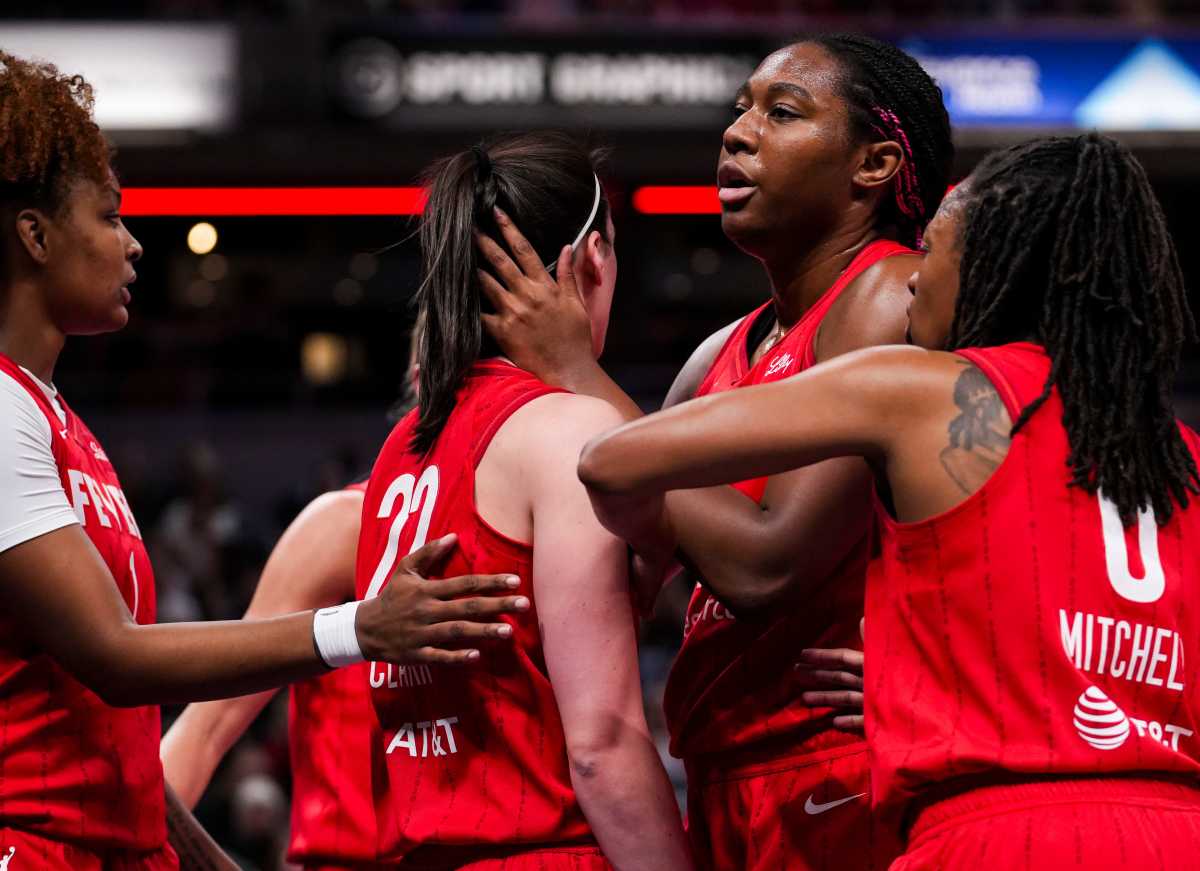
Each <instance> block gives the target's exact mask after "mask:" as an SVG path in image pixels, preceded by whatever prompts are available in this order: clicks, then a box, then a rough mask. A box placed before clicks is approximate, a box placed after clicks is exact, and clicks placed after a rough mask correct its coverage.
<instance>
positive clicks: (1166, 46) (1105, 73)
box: [897, 35, 1200, 130]
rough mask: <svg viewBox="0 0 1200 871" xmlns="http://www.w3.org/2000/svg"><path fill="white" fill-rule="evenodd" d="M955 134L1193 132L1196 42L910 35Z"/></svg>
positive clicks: (1197, 122)
mask: <svg viewBox="0 0 1200 871" xmlns="http://www.w3.org/2000/svg"><path fill="white" fill-rule="evenodd" d="M897 44H899V45H900V47H901V48H903V49H905V50H906V51H908V52H909V53H911V54H913V55H914V56H915V57H916V58H917V59H918V60H919V61H920V62H921V64H922V65H923V66H924V67H925V69H926V70H928V71H929V73H930V74H931V75H932V76H933V77H934V78H935V79H937V81H938V83H939V84H940V85H941V86H942V89H943V91H944V93H945V95H946V108H947V109H948V110H949V112H950V117H951V120H952V121H953V122H954V124H955V126H958V127H992V128H995V127H1019V128H1098V129H1102V130H1200V38H1197V39H1174V38H1161V37H1140V36H1129V37H1123V38H1100V37H1096V38H1089V37H1085V36H1072V37H1056V38H1051V37H1046V38H1004V37H977V36H952V35H938V36H937V37H925V36H907V37H903V38H900V39H898V40H897Z"/></svg>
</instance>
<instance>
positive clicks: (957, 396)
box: [939, 361, 1012, 495]
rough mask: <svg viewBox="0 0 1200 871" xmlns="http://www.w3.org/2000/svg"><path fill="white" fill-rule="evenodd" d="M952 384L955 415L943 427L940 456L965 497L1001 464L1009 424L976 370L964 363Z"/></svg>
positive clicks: (1001, 404)
mask: <svg viewBox="0 0 1200 871" xmlns="http://www.w3.org/2000/svg"><path fill="white" fill-rule="evenodd" d="M963 366H964V368H963V370H962V372H961V373H960V374H959V376H958V379H957V380H956V381H955V382H954V404H955V405H956V406H958V414H957V415H956V416H955V418H954V419H953V420H951V421H950V423H949V425H948V426H947V427H946V441H947V444H946V447H945V448H944V449H943V450H942V452H941V454H940V455H939V459H940V460H941V463H942V468H943V469H945V470H946V474H948V475H949V476H950V477H951V479H952V480H953V481H954V483H955V484H957V485H958V487H959V489H961V490H962V491H963V493H964V494H966V495H970V494H971V493H974V492H975V491H976V490H978V489H979V488H980V487H982V486H983V484H984V482H985V481H987V479H988V478H990V477H991V475H992V473H993V472H994V471H996V469H997V468H998V467H999V466H1000V464H1001V463H1002V462H1004V458H1005V456H1007V455H1008V447H1009V444H1010V443H1011V439H1010V437H1009V433H1010V428H1011V425H1012V424H1011V422H1010V421H1009V418H1008V411H1007V409H1005V407H1004V401H1003V400H1002V399H1001V398H1000V394H999V393H998V392H997V391H996V388H995V386H994V385H993V384H992V382H991V381H989V380H988V378H987V376H986V375H984V374H983V372H981V371H980V370H979V369H978V368H977V367H976V366H973V365H971V364H970V363H967V362H966V361H963Z"/></svg>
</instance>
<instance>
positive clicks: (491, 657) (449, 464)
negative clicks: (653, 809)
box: [356, 361, 591, 868]
mask: <svg viewBox="0 0 1200 871" xmlns="http://www.w3.org/2000/svg"><path fill="white" fill-rule="evenodd" d="M554 392H559V391H557V390H556V389H555V388H552V387H548V386H547V385H545V384H543V383H542V382H541V381H538V380H537V379H536V378H534V377H533V376H532V375H530V374H529V373H527V372H524V371H522V370H520V369H517V368H515V367H513V366H511V365H509V364H506V363H502V362H498V361H485V362H480V363H477V364H476V365H475V366H474V367H472V369H471V371H470V372H469V373H468V375H467V378H466V380H465V382H464V384H463V386H462V388H461V389H460V391H459V393H458V398H457V403H456V405H455V408H454V411H453V412H452V413H451V414H450V418H449V420H448V421H447V423H446V426H445V429H444V430H443V431H442V434H441V436H440V437H439V438H438V440H437V443H436V444H435V445H434V447H433V449H432V450H431V451H430V452H429V454H428V455H427V456H424V457H422V456H419V455H416V454H414V453H412V451H411V450H410V448H409V440H410V438H411V436H412V433H413V429H414V427H415V425H416V421H417V413H416V411H413V412H410V413H409V414H408V415H407V416H406V417H405V418H404V419H403V420H401V421H400V423H399V424H397V425H396V428H395V429H394V430H393V431H392V433H391V435H390V436H389V437H388V440H387V442H386V443H385V444H384V446H383V450H382V451H381V453H380V455H379V458H378V459H377V460H376V463H375V468H374V469H373V470H372V472H371V480H370V483H369V485H368V486H367V496H366V502H365V504H364V505H363V523H362V535H361V537H360V539H359V547H358V570H357V574H356V579H357V591H358V595H359V597H360V598H370V597H371V596H374V595H376V594H378V592H379V590H380V588H381V587H382V586H383V585H384V583H386V581H387V579H388V578H389V577H390V575H391V573H392V571H393V570H394V567H395V565H396V563H397V561H398V560H399V559H400V557H402V556H403V555H404V554H406V553H410V552H411V551H413V550H415V549H416V548H417V547H420V546H421V545H423V544H425V543H426V541H427V540H430V539H435V538H437V537H439V536H441V535H445V534H447V533H450V532H454V533H457V535H458V547H457V548H456V549H455V551H454V554H453V556H452V557H451V558H450V560H449V561H448V562H447V564H446V566H445V567H444V569H443V570H442V574H443V576H445V577H451V576H454V575H462V574H493V573H513V574H516V575H517V576H518V577H520V579H521V587H520V591H519V592H520V593H521V594H523V595H525V596H528V597H529V598H530V600H531V601H532V602H533V608H531V609H530V611H528V612H526V613H523V614H518V615H512V616H506V617H504V618H503V619H504V620H505V621H507V622H508V623H510V624H511V625H512V626H513V639H512V642H511V643H509V642H505V643H497V644H489V645H487V646H486V649H485V651H484V656H483V659H482V661H481V662H480V663H479V664H477V665H468V666H465V667H449V668H448V667H445V666H430V665H418V666H409V667H398V666H392V665H385V664H383V663H373V664H371V666H370V686H371V700H372V703H373V705H374V708H375V712H376V715H377V722H376V724H375V734H374V737H373V739H372V742H371V752H372V756H373V765H372V777H373V781H374V794H375V807H376V812H377V815H378V826H379V845H380V859H381V860H386V861H399V860H401V859H403V858H404V857H406V856H409V857H410V858H411V859H412V860H414V861H416V859H417V856H419V861H420V864H421V867H426V866H428V867H439V868H440V867H458V865H459V864H465V863H466V862H467V861H468V860H469V859H470V858H472V857H480V856H482V857H487V856H489V855H495V854H496V852H497V851H498V850H500V849H501V848H502V847H506V848H511V847H513V846H514V845H519V844H529V845H553V844H563V843H568V842H580V841H586V840H588V839H590V838H591V834H590V830H589V828H588V825H587V822H586V821H585V819H584V817H583V813H582V812H581V810H580V808H579V804H578V802H577V801H576V799H575V794H574V791H573V790H572V788H571V779H570V774H569V771H568V768H567V752H566V742H565V739H564V737H563V727H562V722H561V720H560V719H559V714H558V707H557V705H556V704H555V701H554V691H553V689H552V688H551V686H550V681H549V678H548V677H547V675H546V663H545V660H544V658H543V655H542V646H541V638H540V635H539V633H538V616H537V602H536V600H535V599H534V598H533V584H532V578H531V572H532V562H533V550H532V547H531V546H530V545H529V544H526V543H524V542H519V541H514V540H512V539H510V538H507V537H505V536H504V535H502V534H501V533H499V532H497V531H496V530H495V529H493V528H492V527H491V526H489V525H488V523H487V522H486V521H485V520H484V519H483V518H482V517H481V516H480V515H479V513H478V512H477V511H476V508H475V468H476V466H477V465H478V464H479V461H480V460H481V459H482V457H483V455H484V452H485V451H486V450H487V447H488V445H489V444H490V443H491V440H492V438H493V436H494V435H495V434H496V432H497V431H498V430H499V428H500V427H501V426H502V425H503V424H504V422H505V421H506V420H507V419H508V417H509V416H510V415H511V414H513V413H514V412H515V411H517V410H518V409H519V408H521V407H522V406H524V405H525V404H526V403H528V402H530V401H531V400H533V399H536V398H537V397H539V396H544V395H546V394H548V393H554ZM418 848H421V849H420V851H419V853H418V854H417V856H412V855H411V854H413V851H414V850H417V849H418Z"/></svg>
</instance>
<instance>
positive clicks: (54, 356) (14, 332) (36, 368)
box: [0, 280, 66, 384]
mask: <svg viewBox="0 0 1200 871" xmlns="http://www.w3.org/2000/svg"><path fill="white" fill-rule="evenodd" d="M42 298H43V297H42V295H41V294H40V293H39V292H38V291H37V289H36V288H33V287H30V286H27V285H26V283H25V282H22V281H19V280H18V281H13V282H11V283H10V284H9V285H8V287H6V288H4V290H3V291H0V353H3V354H5V355H6V356H7V357H9V358H11V359H12V360H13V361H14V362H16V363H17V364H18V365H20V366H24V367H25V368H26V369H28V370H29V371H30V372H32V373H33V374H34V375H35V376H36V377H37V378H38V379H40V380H41V381H42V382H43V383H45V384H50V383H51V382H52V381H53V380H54V365H55V364H56V363H57V362H58V355H59V354H60V353H61V352H62V349H63V344H64V343H65V342H66V336H65V335H64V334H63V333H62V331H60V330H59V329H58V328H57V327H55V326H54V324H53V322H52V321H51V320H50V317H49V315H48V314H47V313H46V311H45V309H44V306H42V305H41V300H42Z"/></svg>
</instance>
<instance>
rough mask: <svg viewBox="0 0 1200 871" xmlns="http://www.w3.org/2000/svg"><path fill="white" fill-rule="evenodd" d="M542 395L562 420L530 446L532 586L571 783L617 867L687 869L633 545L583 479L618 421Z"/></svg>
mask: <svg viewBox="0 0 1200 871" xmlns="http://www.w3.org/2000/svg"><path fill="white" fill-rule="evenodd" d="M538 402H539V403H541V404H542V408H541V409H540V413H541V414H543V415H547V417H545V418H544V419H545V420H546V421H553V422H554V426H553V427H549V426H545V425H542V426H541V427H540V429H541V430H542V432H543V433H544V435H543V436H542V437H541V438H537V439H536V441H537V444H536V447H531V448H530V449H529V450H527V451H526V452H525V455H526V456H527V457H528V458H529V461H528V469H527V475H528V478H527V480H529V481H531V482H532V487H533V492H532V494H531V496H532V500H533V528H534V534H533V540H534V541H535V542H536V546H535V547H534V552H533V559H534V562H533V584H534V592H535V599H536V601H537V608H538V618H539V626H540V630H541V634H542V644H543V648H544V650H545V655H546V668H547V670H548V672H549V676H550V683H551V685H552V686H553V687H554V695H555V699H556V700H557V702H558V708H559V711H560V713H561V715H562V722H563V729H564V732H565V735H566V740H567V755H568V761H569V764H570V770H571V782H572V785H573V786H574V787H575V793H576V795H577V796H578V797H579V803H580V806H581V807H582V808H583V812H584V814H585V815H586V816H587V819H588V823H589V824H590V825H591V827H592V830H593V831H594V832H595V834H596V839H597V841H598V842H599V844H600V847H601V849H602V850H603V851H604V854H605V856H606V857H607V858H608V860H609V861H610V862H612V864H613V866H614V867H615V868H618V869H621V871H628V869H655V871H675V869H689V868H691V860H690V857H689V854H688V848H687V842H686V839H685V835H684V832H683V826H682V824H681V821H680V816H679V808H678V806H677V805H676V803H675V797H674V793H673V792H672V789H671V785H670V783H669V781H668V778H667V775H666V771H665V770H664V769H663V766H662V762H661V760H660V759H659V756H658V753H657V750H656V749H655V745H654V741H653V739H652V738H651V735H650V730H649V727H648V726H647V725H646V718H645V712H644V710H643V707H642V692H641V682H640V679H639V676H638V661H637V638H636V635H635V621H634V614H633V608H632V606H631V603H630V599H629V589H628V583H627V579H626V552H625V546H624V544H623V542H621V541H620V540H619V539H617V538H614V537H613V536H612V535H610V534H609V533H607V532H606V531H605V530H604V529H603V528H602V527H601V526H600V524H599V523H597V521H596V518H595V516H594V515H593V514H592V510H591V507H590V505H589V503H588V497H587V494H586V492H585V491H584V488H583V486H582V485H581V484H580V483H579V481H578V479H577V478H576V476H575V463H576V458H577V456H578V451H579V449H580V448H581V447H582V445H583V444H584V442H585V441H586V440H587V439H588V438H589V437H591V436H592V435H594V434H595V433H596V432H599V431H601V430H603V429H606V428H608V427H611V426H613V425H615V424H617V423H620V420H621V418H620V416H619V415H618V413H617V412H616V411H615V410H613V409H612V408H611V407H610V406H607V405H605V404H604V403H601V402H598V401H597V400H595V399H592V398H590V397H580V396H552V397H546V398H543V399H541V400H538ZM531 406H532V404H531ZM529 410H530V411H531V412H532V411H534V409H533V408H532V407H531V408H530V409H529ZM530 429H531V432H532V431H533V430H535V429H537V428H536V427H531V428H530ZM535 438H536V437H535Z"/></svg>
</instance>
